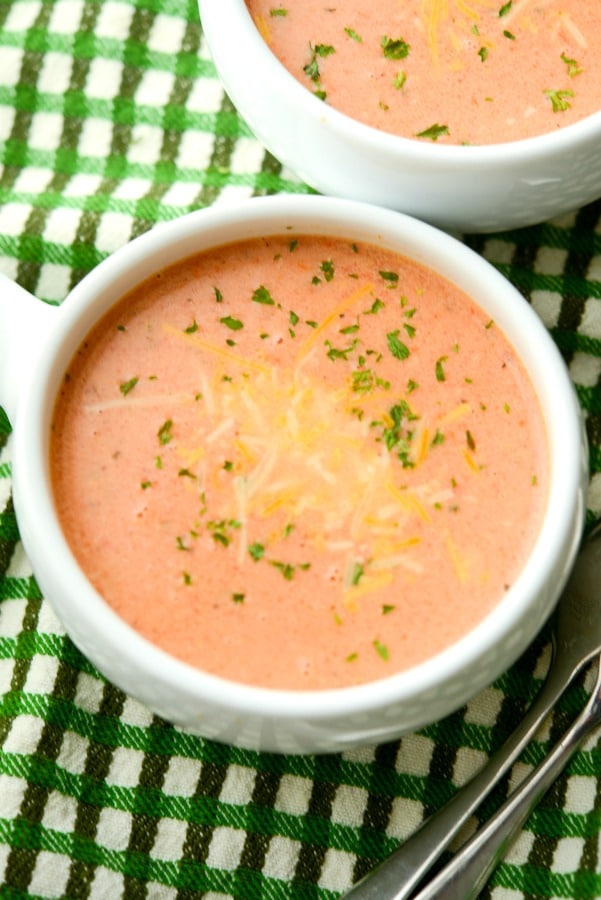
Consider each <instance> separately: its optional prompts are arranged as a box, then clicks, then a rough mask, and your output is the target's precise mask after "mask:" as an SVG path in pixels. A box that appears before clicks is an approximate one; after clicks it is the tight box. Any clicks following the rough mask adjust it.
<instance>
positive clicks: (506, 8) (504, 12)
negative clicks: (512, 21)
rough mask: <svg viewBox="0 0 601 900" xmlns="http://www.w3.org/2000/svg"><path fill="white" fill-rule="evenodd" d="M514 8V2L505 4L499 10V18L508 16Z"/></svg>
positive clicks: (511, 0) (510, 1) (509, 1)
mask: <svg viewBox="0 0 601 900" xmlns="http://www.w3.org/2000/svg"><path fill="white" fill-rule="evenodd" d="M512 6H513V0H508V2H507V3H504V4H503V6H502V7H501V9H500V10H499V18H503V16H506V15H507V13H508V12H509V10H510V9H511V7H512Z"/></svg>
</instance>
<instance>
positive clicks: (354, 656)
mask: <svg viewBox="0 0 601 900" xmlns="http://www.w3.org/2000/svg"><path fill="white" fill-rule="evenodd" d="M357 659H359V654H358V653H349V655H348V656H347V657H346V660H345V662H347V663H352V662H355V661H356V660H357Z"/></svg>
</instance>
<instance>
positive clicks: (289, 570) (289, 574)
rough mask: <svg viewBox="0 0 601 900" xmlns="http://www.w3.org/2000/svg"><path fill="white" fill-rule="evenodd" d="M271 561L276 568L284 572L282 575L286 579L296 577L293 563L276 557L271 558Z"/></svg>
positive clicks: (290, 579) (289, 579)
mask: <svg viewBox="0 0 601 900" xmlns="http://www.w3.org/2000/svg"><path fill="white" fill-rule="evenodd" d="M269 562H270V564H271V565H272V566H273V567H274V569H277V570H278V571H279V572H281V573H282V575H283V576H284V578H285V579H286V581H292V579H293V578H294V568H295V567H294V566H293V565H292V563H284V562H279V561H278V560H275V559H270V560H269Z"/></svg>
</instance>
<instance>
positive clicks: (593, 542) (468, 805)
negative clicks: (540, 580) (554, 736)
mask: <svg viewBox="0 0 601 900" xmlns="http://www.w3.org/2000/svg"><path fill="white" fill-rule="evenodd" d="M600 537H601V523H599V524H598V525H597V526H596V527H595V528H594V529H593V531H592V532H591V534H590V536H589V539H588V540H587V542H586V544H585V545H584V548H583V549H582V551H581V552H580V555H579V556H578V559H577V561H576V565H575V567H574V570H573V572H572V575H571V577H570V579H569V581H568V584H567V586H566V588H565V589H564V592H563V594H562V596H561V598H560V601H559V603H558V607H557V620H556V626H555V633H554V636H553V657H552V660H551V665H550V667H549V671H548V674H547V678H546V680H545V683H544V684H543V687H542V688H541V690H540V692H539V694H538V696H537V698H536V700H535V701H534V702H533V704H532V706H531V707H530V709H529V710H528V712H527V713H526V715H525V717H524V718H523V720H522V721H521V723H520V725H519V726H518V727H517V729H516V730H515V731H514V732H513V734H511V735H510V737H509V738H508V739H507V741H506V742H505V744H503V746H502V747H500V748H499V749H498V750H497V751H496V752H495V753H494V754H493V755H492V756H491V758H490V760H489V761H488V763H487V764H486V765H485V766H484V768H483V769H481V770H480V772H478V773H477V774H476V775H475V776H474V777H473V778H472V780H471V781H469V782H468V783H467V784H466V785H464V786H463V787H462V788H461V789H460V790H459V791H457V793H456V794H455V795H454V796H453V797H452V798H451V799H450V800H449V801H448V802H447V803H446V804H445V806H443V807H442V808H441V809H440V810H439V811H438V812H437V813H435V814H434V815H433V816H431V817H430V818H429V819H427V820H426V821H425V822H424V823H423V824H422V825H421V826H420V827H419V828H418V830H417V831H416V832H414V834H412V835H411V836H410V837H409V838H408V839H407V840H406V841H405V842H404V843H403V844H402V845H401V846H400V847H399V848H398V849H397V850H396V851H395V852H394V853H393V854H392V855H391V856H390V857H389V858H388V859H386V860H385V861H384V862H383V863H380V865H379V866H377V867H376V868H375V869H373V870H372V871H371V872H369V873H368V874H367V875H366V876H365V877H364V878H363V879H362V880H361V881H359V882H358V883H357V884H356V885H354V887H352V888H351V890H350V891H349V892H348V893H347V894H345V895H344V897H345V900H347V898H348V900H351V898H352V900H407V898H409V897H410V896H412V894H413V892H414V891H415V889H416V888H417V886H418V885H419V884H420V882H422V881H423V879H424V877H425V875H426V874H427V872H428V871H429V870H430V868H431V867H432V865H433V864H434V863H435V862H436V860H437V859H438V858H439V857H440V855H441V854H442V852H443V851H444V850H445V849H446V848H447V847H448V846H449V844H450V843H451V841H452V840H453V838H454V837H455V836H456V835H457V834H458V832H459V831H460V830H461V828H462V827H463V825H464V824H465V822H466V821H467V820H468V818H469V817H470V816H471V815H472V814H473V813H474V811H475V810H476V809H477V807H478V806H479V805H480V803H481V802H482V800H484V798H485V797H486V796H487V795H488V794H489V793H490V791H491V790H492V788H493V787H494V786H495V785H496V784H497V782H498V781H499V779H500V778H501V777H502V776H503V775H504V774H505V772H507V771H508V769H509V768H510V767H511V765H512V764H513V763H514V762H515V760H516V759H517V758H518V756H519V755H520V754H521V752H522V750H524V748H525V747H526V745H527V744H528V743H529V742H530V740H531V738H532V737H533V735H534V734H535V732H536V731H537V730H538V728H539V726H540V725H541V723H542V722H543V720H544V719H545V718H546V716H547V715H548V714H549V712H550V711H551V709H552V708H553V706H554V705H555V704H556V702H557V701H558V700H559V698H560V697H561V695H562V694H563V693H564V691H565V689H566V687H567V686H568V685H569V684H570V682H571V681H573V679H574V678H575V677H576V675H577V674H578V673H579V672H581V671H582V669H583V668H584V667H585V665H586V664H587V663H589V662H590V661H591V659H592V658H593V657H594V656H597V655H599V654H601V607H600V604H599V597H598V591H599V586H598V582H599V574H600V573H601V541H600V540H599V538H600Z"/></svg>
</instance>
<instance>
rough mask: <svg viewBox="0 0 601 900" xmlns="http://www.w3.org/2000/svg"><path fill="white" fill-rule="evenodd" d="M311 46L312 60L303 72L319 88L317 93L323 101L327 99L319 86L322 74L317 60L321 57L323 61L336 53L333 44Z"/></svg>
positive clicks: (304, 67)
mask: <svg viewBox="0 0 601 900" xmlns="http://www.w3.org/2000/svg"><path fill="white" fill-rule="evenodd" d="M309 46H310V48H311V59H310V61H309V62H308V63H307V65H306V66H303V72H304V73H305V75H307V77H308V78H310V79H311V81H312V82H313V83H314V84H315V85H316V86H317V90H316V91H315V93H316V94H317V95H318V97H320V98H321V99H322V100H323V99H325V92H324V91H323V90H322V89H321V86H320V84H319V79H320V72H319V64H318V62H317V58H318V57H321V58H322V59H323V58H325V57H326V56H330V55H331V54H332V53H335V52H336V51H335V49H334V47H332V45H331V44H315V46H313V45H311V44H310V45H309Z"/></svg>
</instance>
